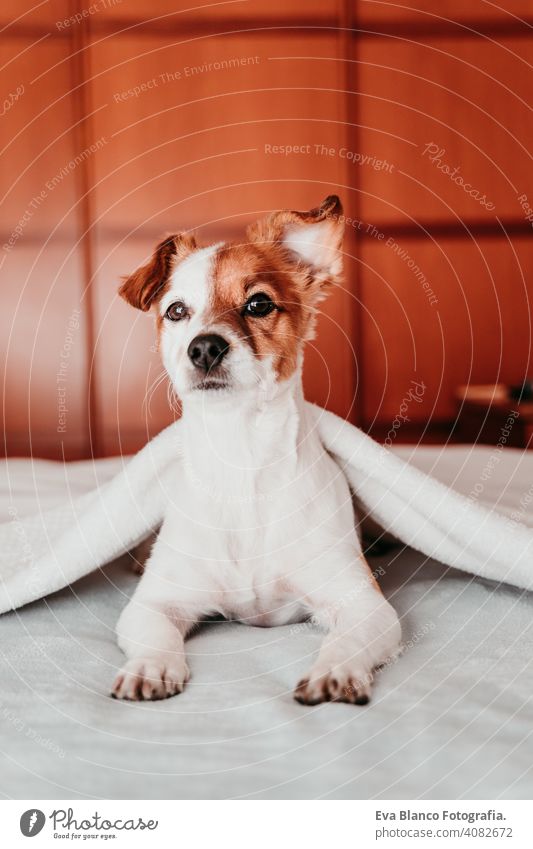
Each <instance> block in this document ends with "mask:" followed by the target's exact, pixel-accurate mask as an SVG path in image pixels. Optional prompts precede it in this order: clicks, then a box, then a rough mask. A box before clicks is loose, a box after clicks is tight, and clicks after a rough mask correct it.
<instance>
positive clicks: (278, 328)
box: [210, 242, 306, 379]
mask: <svg viewBox="0 0 533 849" xmlns="http://www.w3.org/2000/svg"><path fill="white" fill-rule="evenodd" d="M298 278H299V272H297V271H295V269H294V268H293V264H292V263H290V262H288V261H287V257H286V256H285V254H284V252H283V251H281V250H279V249H277V248H276V247H275V246H274V245H266V244H265V245H263V244H255V243H254V242H245V243H242V244H228V245H224V246H223V247H221V248H220V249H219V251H218V252H217V254H216V256H215V260H214V266H213V284H212V289H211V311H210V320H211V322H212V323H213V324H219V325H227V326H229V327H230V328H231V330H232V331H233V333H235V334H236V335H237V336H238V337H239V338H240V339H241V340H242V341H243V342H245V343H246V344H247V345H249V347H250V348H251V349H252V352H253V354H254V355H255V356H257V357H259V358H260V359H264V358H266V357H272V359H273V363H274V368H275V370H276V373H277V374H278V377H279V378H281V379H283V378H286V377H289V375H290V374H292V372H293V371H294V369H295V367H296V362H297V353H298V350H299V348H300V344H301V341H302V339H303V338H304V337H305V327H306V321H305V318H306V310H305V309H304V308H303V304H302V298H301V295H300V286H301V283H302V281H299V279H298ZM258 293H263V294H265V295H268V297H269V298H270V300H271V301H272V302H273V303H274V304H275V309H273V310H272V312H270V313H269V314H268V315H265V316H260V317H254V316H252V315H248V314H247V313H246V311H245V309H244V305H245V304H246V302H247V301H248V300H249V299H250V298H253V296H254V295H257V294H258Z"/></svg>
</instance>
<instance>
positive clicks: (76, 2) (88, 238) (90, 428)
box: [69, 0, 100, 457]
mask: <svg viewBox="0 0 533 849" xmlns="http://www.w3.org/2000/svg"><path fill="white" fill-rule="evenodd" d="M82 5H83V4H82V0H69V6H70V10H71V14H75V12H80V11H81V9H82ZM89 27H90V19H89V18H85V19H84V21H83V22H82V23H81V24H79V25H78V26H74V27H71V28H70V29H71V30H72V42H71V44H72V56H71V57H70V61H69V67H70V73H71V79H72V87H71V92H70V94H71V98H72V108H73V111H74V115H75V125H74V128H73V135H74V142H75V145H76V147H77V149H78V150H86V149H87V147H89V145H90V144H91V142H92V139H91V138H90V118H88V117H87V116H88V114H89V111H90V110H89V104H88V83H87V80H88V79H89V78H90V76H89V74H88V73H87V60H88V53H87V47H88V43H89V40H90V29H89ZM75 178H76V180H77V186H78V198H79V200H78V206H79V229H80V235H79V245H80V251H81V259H82V275H83V278H82V280H83V292H82V297H81V301H82V303H84V304H85V310H84V318H85V325H84V326H85V345H86V363H87V373H86V387H87V390H86V391H87V396H86V427H87V433H86V442H87V457H98V456H99V450H100V444H99V443H100V440H99V429H98V397H97V386H96V374H95V371H94V368H93V363H94V356H95V344H96V328H95V313H94V298H93V279H94V239H93V205H92V196H91V192H92V187H93V185H94V179H93V174H92V162H91V159H90V157H86V158H85V159H84V160H83V162H82V163H81V164H80V165H79V167H78V168H76V171H75Z"/></svg>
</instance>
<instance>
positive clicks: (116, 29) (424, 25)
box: [4, 0, 533, 40]
mask: <svg viewBox="0 0 533 849" xmlns="http://www.w3.org/2000/svg"><path fill="white" fill-rule="evenodd" d="M71 2H77V0H71ZM343 3H344V4H345V5H350V6H351V8H352V9H353V5H354V4H353V2H352V3H351V4H350V2H349V0H343ZM89 20H90V24H91V33H92V34H93V35H97V36H106V35H114V36H125V37H128V36H129V37H131V36H132V35H135V36H136V37H153V36H157V35H167V36H168V35H180V36H184V37H187V38H188V37H195V36H199V37H201V36H214V35H217V36H223V35H234V36H241V37H248V36H249V35H250V34H252V33H259V34H260V33H269V32H271V33H272V34H273V35H274V34H275V35H276V36H278V37H279V36H280V35H293V33H294V30H303V29H304V30H306V35H311V36H312V35H315V36H317V37H318V36H323V35H325V34H328V32H330V31H332V30H333V31H335V32H339V31H340V30H342V29H343V28H344V26H345V25H344V12H343V13H342V14H341V16H340V19H338V18H337V17H336V16H328V17H324V18H319V17H315V18H313V17H302V18H292V19H291V18H288V17H287V18H268V19H266V18H240V17H231V18H221V19H220V20H219V21H213V20H208V19H206V20H198V19H197V20H191V19H190V18H189V19H188V20H187V19H185V18H184V17H183V16H178V15H177V16H176V18H175V19H171V18H167V17H165V18H163V19H162V20H157V19H156V20H152V21H146V20H142V19H135V18H132V19H129V18H119V17H116V18H105V19H104V18H98V16H97V15H95V16H94V17H92V18H85V19H84V21H83V22H82V23H81V24H76V25H73V26H71V27H69V28H68V30H51V29H50V27H49V26H47V25H46V24H31V23H30V24H27V23H23V22H21V23H16V24H12V25H11V26H10V27H9V30H8V29H7V27H6V30H5V36H4V37H7V36H9V38H40V37H42V36H43V35H48V36H50V37H51V38H72V33H73V32H74V31H75V30H78V29H82V28H84V27H85V26H86V24H87V22H88V21H89ZM532 27H533V18H523V19H522V20H519V21H517V20H516V19H512V20H501V21H498V20H494V21H489V22H487V21H486V20H485V21H482V20H475V19H473V20H463V21H451V20H450V21H446V20H438V21H431V20H429V21H415V20H404V19H402V20H396V21H385V20H376V21H372V20H367V21H365V23H364V24H362V25H361V24H360V25H358V26H357V27H347V31H348V32H349V34H350V35H351V37H352V38H355V39H358V38H372V39H374V38H398V39H402V38H408V39H413V40H417V39H424V38H461V39H473V38H531V28H532ZM222 28H223V29H222Z"/></svg>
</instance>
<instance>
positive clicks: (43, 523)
mask: <svg viewBox="0 0 533 849" xmlns="http://www.w3.org/2000/svg"><path fill="white" fill-rule="evenodd" d="M313 411H314V415H315V416H316V424H317V428H318V431H319V433H320V436H321V439H322V442H323V444H324V447H325V448H326V450H328V451H329V452H330V453H331V454H333V455H334V456H335V458H336V459H337V461H338V463H339V465H340V467H341V468H342V469H343V471H344V473H345V474H346V476H347V478H348V480H349V482H350V485H351V487H352V489H353V491H354V494H355V496H356V498H357V500H358V501H359V503H360V504H361V505H363V508H364V510H366V511H367V513H368V514H369V515H370V516H371V517H372V518H373V519H374V520H376V521H377V523H378V524H379V525H380V526H381V527H382V528H383V529H384V530H386V531H387V532H390V533H392V534H394V536H395V537H397V538H398V539H399V540H401V541H402V542H403V543H405V544H407V545H410V546H411V547H412V548H415V549H417V550H418V551H420V552H422V553H423V554H424V555H426V556H427V557H431V558H434V559H436V560H439V561H440V562H441V563H444V564H446V565H448V566H454V567H456V568H458V569H463V570H465V571H467V572H470V573H472V574H474V575H479V576H482V577H485V578H490V579H492V580H496V581H503V582H507V583H510V584H513V585H515V586H517V587H520V588H522V589H531V588H533V569H531V567H530V561H531V559H532V556H533V531H532V530H531V529H530V528H528V527H526V526H525V525H524V524H523V523H522V515H521V512H520V508H519V509H517V510H515V511H514V513H513V514H512V515H511V516H510V517H509V516H504V515H503V514H502V513H500V512H498V511H497V509H496V507H497V504H496V505H494V506H493V507H491V506H488V507H487V506H483V505H481V504H480V503H478V500H477V497H476V493H477V490H476V489H475V488H474V489H473V490H472V495H471V497H465V496H463V495H459V494H458V493H456V492H454V491H453V490H451V489H449V488H448V487H447V486H445V485H443V484H441V483H439V482H438V481H437V480H435V479H434V478H432V477H430V476H428V475H426V474H424V473H422V472H420V471H418V470H417V469H415V468H414V467H413V466H410V465H409V464H408V463H405V462H404V461H403V460H401V459H399V458H398V457H397V456H394V455H393V454H392V453H391V452H389V451H387V450H386V449H384V448H382V447H380V446H379V445H378V444H377V443H375V442H374V441H373V440H372V439H371V438H370V437H368V436H366V435H365V434H364V433H362V431H360V430H358V429H357V428H355V427H354V426H353V425H350V424H348V423H347V422H344V421H343V420H342V419H340V418H338V417H337V416H335V415H333V414H332V413H328V412H326V411H325V410H322V409H320V408H319V407H313ZM181 462H182V455H181V442H180V422H179V421H178V422H176V423H174V424H172V425H170V426H169V427H168V428H167V429H166V430H164V431H163V432H162V433H160V434H159V435H158V436H157V437H156V438H155V439H153V440H152V441H151V442H149V443H148V445H146V446H145V448H143V449H142V450H141V451H140V452H139V453H138V454H137V455H136V456H135V457H133V458H132V459H131V460H129V461H128V462H127V463H126V465H125V466H124V468H123V470H122V471H121V472H120V473H119V474H118V475H116V476H115V477H114V478H113V479H112V480H111V481H109V482H107V483H105V484H104V485H102V486H100V487H98V488H96V489H95V490H94V491H92V492H90V493H88V494H86V495H82V496H81V497H74V498H71V499H70V501H69V502H67V503H65V504H62V505H59V506H58V507H55V508H53V509H51V510H47V511H45V512H40V513H38V514H35V515H32V516H29V517H24V516H21V515H19V514H18V512H17V507H16V505H13V506H12V508H11V509H10V511H9V512H10V515H11V521H10V522H8V523H7V524H4V525H2V526H0V578H1V586H0V612H5V611H8V610H11V609H15V608H17V607H21V606H22V605H24V604H27V603H28V602H31V601H34V600H35V599H38V598H42V597H44V596H46V595H48V594H50V593H52V592H55V591H56V590H59V589H61V588H63V587H65V586H67V585H70V584H71V583H73V582H74V581H76V580H77V579H78V578H81V577H83V576H84V575H87V574H89V573H90V572H92V571H94V570H95V569H97V568H98V567H100V566H103V565H104V564H106V563H108V562H110V561H112V560H114V559H115V558H116V557H118V556H119V555H120V554H123V553H124V552H126V551H128V550H131V548H132V547H134V546H135V545H136V544H137V543H139V542H140V541H141V540H143V539H144V538H145V537H146V536H148V534H149V533H150V532H151V531H152V530H153V529H154V528H156V527H157V526H158V525H159V524H160V523H161V521H162V518H163V515H164V513H165V508H166V506H167V505H168V503H169V502H171V501H172V499H173V491H172V490H173V487H174V486H175V480H176V479H177V477H178V478H179V475H177V474H176V472H179V465H180V463H181ZM526 495H527V494H526ZM363 518H364V517H363Z"/></svg>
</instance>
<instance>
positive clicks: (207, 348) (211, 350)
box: [187, 333, 229, 374]
mask: <svg viewBox="0 0 533 849" xmlns="http://www.w3.org/2000/svg"><path fill="white" fill-rule="evenodd" d="M228 349H229V342H226V340H225V339H223V338H222V336H218V335H217V334H216V333H204V334H203V335H202V336H195V337H194V339H193V340H192V342H191V344H190V345H189V347H188V348H187V353H188V355H189V359H190V361H191V362H192V364H193V365H195V366H196V368H201V369H202V371H205V373H206V374H207V372H208V371H210V370H211V369H213V368H215V366H218V365H220V363H221V362H222V360H223V359H224V357H225V356H226V354H227V352H228Z"/></svg>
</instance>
